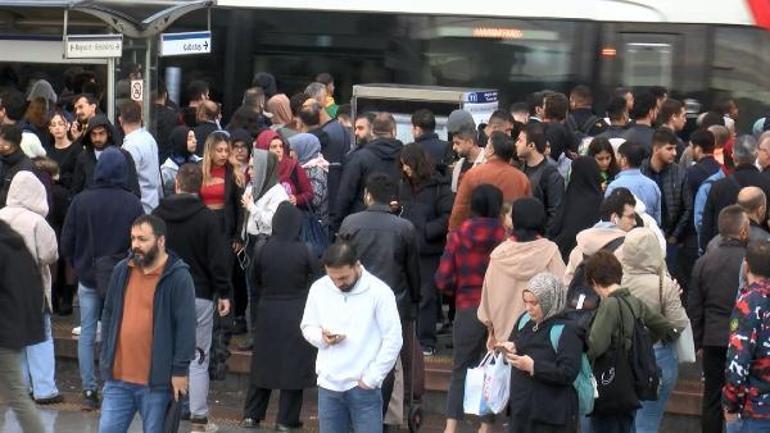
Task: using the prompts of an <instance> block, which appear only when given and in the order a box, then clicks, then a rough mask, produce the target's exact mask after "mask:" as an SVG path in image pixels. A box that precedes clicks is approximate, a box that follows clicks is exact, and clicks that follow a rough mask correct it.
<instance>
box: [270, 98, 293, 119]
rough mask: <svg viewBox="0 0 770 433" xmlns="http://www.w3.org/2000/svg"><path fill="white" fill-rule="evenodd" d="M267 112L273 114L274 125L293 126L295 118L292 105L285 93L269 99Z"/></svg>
mask: <svg viewBox="0 0 770 433" xmlns="http://www.w3.org/2000/svg"><path fill="white" fill-rule="evenodd" d="M267 112H268V113H270V114H272V115H273V124H274V125H282V126H291V124H292V120H293V116H292V115H291V106H290V105H289V98H288V97H287V96H286V95H284V94H283V93H279V94H277V95H275V96H273V97H272V98H270V99H268V100H267Z"/></svg>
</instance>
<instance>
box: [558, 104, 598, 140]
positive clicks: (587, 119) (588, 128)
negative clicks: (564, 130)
mask: <svg viewBox="0 0 770 433" xmlns="http://www.w3.org/2000/svg"><path fill="white" fill-rule="evenodd" d="M567 126H569V127H570V129H572V131H573V132H578V133H582V134H585V135H587V136H590V137H596V136H597V135H599V134H601V133H602V132H604V131H605V130H606V129H607V123H606V122H605V121H604V119H602V118H601V117H599V116H597V115H595V114H594V112H593V109H592V108H591V107H581V108H575V109H574V110H572V111H571V112H570V114H569V115H567Z"/></svg>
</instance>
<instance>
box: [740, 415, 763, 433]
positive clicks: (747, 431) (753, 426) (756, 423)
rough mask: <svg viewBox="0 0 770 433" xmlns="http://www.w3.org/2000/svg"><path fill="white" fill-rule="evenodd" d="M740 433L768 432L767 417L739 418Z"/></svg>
mask: <svg viewBox="0 0 770 433" xmlns="http://www.w3.org/2000/svg"><path fill="white" fill-rule="evenodd" d="M741 424H742V425H741V433H770V420H768V419H751V418H745V419H741Z"/></svg>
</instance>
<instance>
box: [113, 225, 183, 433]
mask: <svg viewBox="0 0 770 433" xmlns="http://www.w3.org/2000/svg"><path fill="white" fill-rule="evenodd" d="M102 328H103V330H104V331H103V333H104V341H103V342H102V347H101V363H100V367H101V371H102V377H103V378H104V380H105V384H104V401H103V402H102V413H101V418H100V419H99V431H100V432H102V433H126V432H127V431H128V427H129V425H130V424H131V421H132V420H133V419H134V415H135V414H136V413H137V412H139V414H140V416H141V417H142V424H143V426H144V432H145V433H158V432H161V431H162V430H163V425H164V421H165V417H166V409H167V408H168V405H169V403H170V400H171V398H173V399H174V400H175V401H179V400H180V399H181V398H182V397H183V396H184V395H185V394H187V385H188V379H187V374H188V369H189V368H190V361H191V360H192V359H193V356H194V355H195V286H194V284H193V279H192V276H190V268H189V266H187V264H185V262H184V261H183V260H182V259H180V258H179V257H178V256H176V255H175V254H174V253H173V252H171V251H166V224H165V223H164V222H163V220H161V219H160V218H158V217H156V216H154V215H142V216H140V217H139V218H137V219H136V220H134V223H133V225H132V227H131V255H130V256H129V257H128V258H126V259H123V260H122V261H120V262H119V263H118V264H117V265H116V266H115V270H114V271H113V273H112V277H111V278H110V285H109V288H108V289H107V298H106V300H105V302H104V313H103V314H102Z"/></svg>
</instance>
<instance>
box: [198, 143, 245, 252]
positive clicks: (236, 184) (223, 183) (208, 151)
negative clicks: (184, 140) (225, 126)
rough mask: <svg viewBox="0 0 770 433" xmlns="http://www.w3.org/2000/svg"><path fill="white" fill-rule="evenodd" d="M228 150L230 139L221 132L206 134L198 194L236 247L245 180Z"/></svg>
mask: <svg viewBox="0 0 770 433" xmlns="http://www.w3.org/2000/svg"><path fill="white" fill-rule="evenodd" d="M231 154H232V147H231V145H230V139H229V137H228V136H227V135H226V134H225V133H224V132H219V131H215V132H212V133H211V134H209V136H208V138H206V143H205V144H204V147H203V160H202V161H201V169H202V171H203V185H202V186H201V190H200V197H201V200H203V204H205V205H206V206H207V207H208V208H209V209H211V210H213V211H214V212H215V213H216V214H217V216H218V217H219V218H220V222H221V225H222V231H223V232H224V233H225V235H226V236H227V239H229V240H230V241H231V242H232V244H233V249H235V250H236V251H237V250H238V249H240V245H241V244H242V242H241V238H240V233H239V228H240V227H241V224H242V217H241V211H240V199H241V195H242V194H243V188H244V187H245V184H246V182H245V180H244V176H243V172H242V171H241V169H240V168H239V167H235V165H234V162H233V160H232V158H230V155H231ZM236 247H237V248H236Z"/></svg>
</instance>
